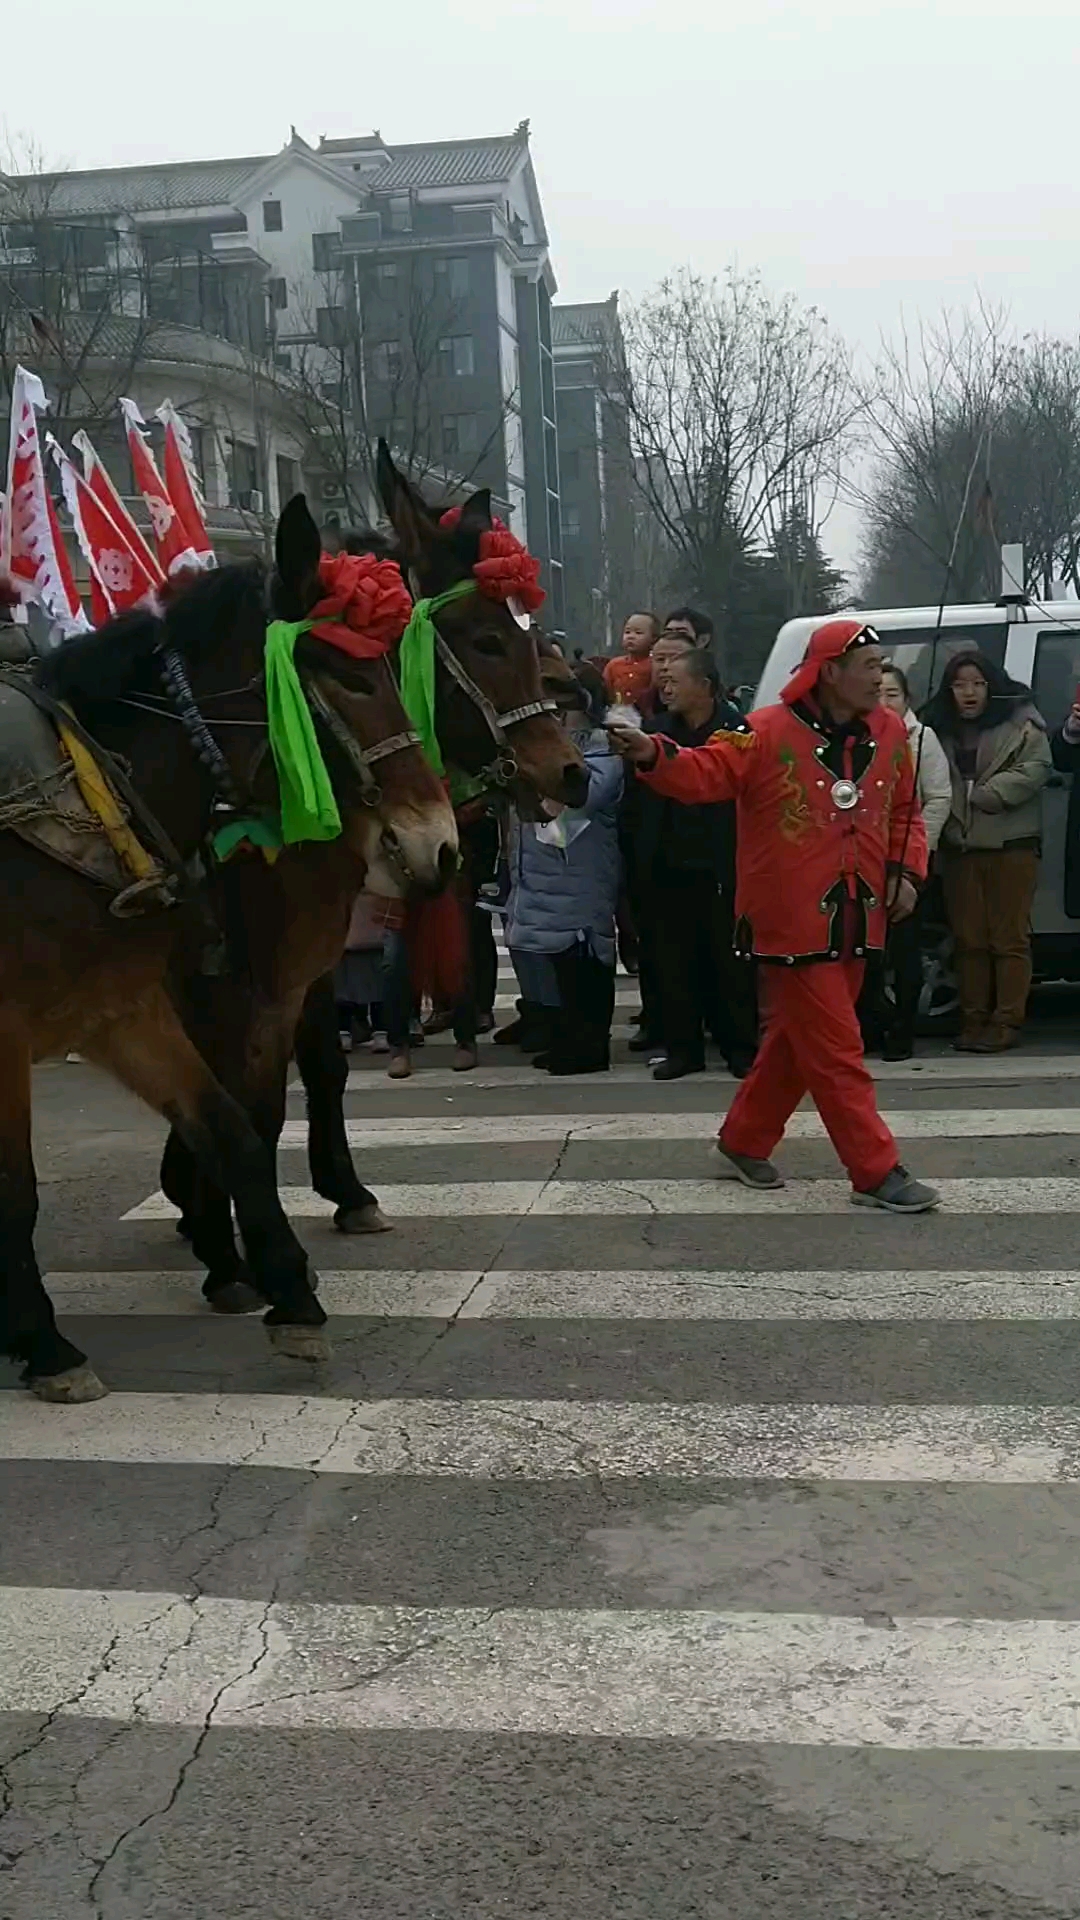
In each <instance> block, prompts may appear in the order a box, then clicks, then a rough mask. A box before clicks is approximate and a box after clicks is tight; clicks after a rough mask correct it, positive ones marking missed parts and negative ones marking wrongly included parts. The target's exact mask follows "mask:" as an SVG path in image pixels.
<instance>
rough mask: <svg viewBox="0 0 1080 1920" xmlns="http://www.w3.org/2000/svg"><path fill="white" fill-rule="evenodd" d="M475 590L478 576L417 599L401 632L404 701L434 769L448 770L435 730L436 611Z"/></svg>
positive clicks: (429, 762) (401, 684)
mask: <svg viewBox="0 0 1080 1920" xmlns="http://www.w3.org/2000/svg"><path fill="white" fill-rule="evenodd" d="M475 592H476V581H475V580H459V581H458V582H457V584H456V585H455V586H452V587H447V589H446V592H445V593H436V594H435V595H433V596H432V598H431V599H428V600H418V601H417V602H416V604H415V606H414V607H413V610H412V619H411V620H410V621H409V624H408V626H407V627H406V629H405V631H404V633H403V634H402V636H401V647H400V650H399V653H398V663H399V665H398V671H399V675H400V687H401V704H402V706H403V707H404V709H405V711H406V713H407V714H408V716H409V723H410V725H411V726H412V727H413V729H414V731H415V732H417V733H418V734H419V735H420V744H421V746H422V747H423V750H424V758H425V760H426V761H427V763H428V766H429V767H430V768H431V770H432V772H433V773H437V774H440V775H441V774H442V773H444V772H445V768H444V765H443V757H442V752H441V750H440V747H439V741H438V736H437V735H436V732H435V622H434V620H433V618H432V615H433V614H436V613H438V611H439V609H440V608H441V607H448V606H449V605H450V604H451V602H452V601H454V600H464V598H465V596H466V594H469V593H475Z"/></svg>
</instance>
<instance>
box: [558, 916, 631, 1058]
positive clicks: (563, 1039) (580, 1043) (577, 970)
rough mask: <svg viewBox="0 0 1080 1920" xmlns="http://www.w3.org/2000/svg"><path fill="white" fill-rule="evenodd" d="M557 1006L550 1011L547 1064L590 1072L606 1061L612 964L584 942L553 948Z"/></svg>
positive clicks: (612, 1002) (612, 999)
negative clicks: (610, 965) (592, 950)
mask: <svg viewBox="0 0 1080 1920" xmlns="http://www.w3.org/2000/svg"><path fill="white" fill-rule="evenodd" d="M551 958H552V962H553V965H554V967H555V978H556V980H557V981H558V985H559V1000H560V1005H559V1007H558V1009H557V1010H555V1011H554V1012H553V1014H552V1016H551V1045H550V1047H549V1049H548V1054H549V1060H550V1065H551V1068H552V1071H553V1072H555V1073H595V1072H597V1071H598V1070H601V1069H603V1068H604V1067H607V1066H610V1064H611V1018H612V1014H613V1013H614V1011H615V969H614V967H613V966H612V967H605V965H604V963H603V961H602V960H598V959H597V958H596V955H595V954H594V953H592V952H591V951H590V949H589V948H588V947H587V946H586V945H585V943H584V941H580V940H579V941H577V942H576V943H575V944H574V946H572V947H567V948H566V949H565V950H564V951H563V952H562V953H553V954H552V956H551Z"/></svg>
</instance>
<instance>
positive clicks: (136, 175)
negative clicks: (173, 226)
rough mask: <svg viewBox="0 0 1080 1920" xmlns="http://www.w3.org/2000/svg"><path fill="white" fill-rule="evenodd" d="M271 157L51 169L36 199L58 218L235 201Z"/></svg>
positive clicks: (161, 210)
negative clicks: (77, 170)
mask: <svg viewBox="0 0 1080 1920" xmlns="http://www.w3.org/2000/svg"><path fill="white" fill-rule="evenodd" d="M266 159H267V156H265V155H263V156H262V157H255V158H253V159H248V160H194V161H190V160H185V161H180V162H178V163H177V164H176V165H173V166H162V167H107V168H102V169H101V170H100V171H99V172H96V173H57V174H45V175H41V176H40V177H39V180H38V181H37V182H35V187H36V198H37V199H38V201H39V203H40V204H41V205H42V206H43V208H45V209H46V210H47V211H48V212H49V213H50V214H55V215H57V216H58V217H63V215H64V214H69V215H72V216H75V215H85V214H93V213H167V212H173V211H176V210H182V209H184V208H186V207H190V208H192V209H194V208H196V207H223V206H234V205H235V204H236V200H237V198H238V196H239V195H240V194H242V192H243V189H244V186H245V184H246V182H247V181H248V180H250V179H251V177H252V175H253V174H255V173H257V172H258V170H259V168H260V167H264V166H265V165H266Z"/></svg>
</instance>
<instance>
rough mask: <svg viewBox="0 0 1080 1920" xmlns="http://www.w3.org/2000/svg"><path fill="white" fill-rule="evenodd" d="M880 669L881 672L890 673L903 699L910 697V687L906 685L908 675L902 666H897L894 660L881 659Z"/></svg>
mask: <svg viewBox="0 0 1080 1920" xmlns="http://www.w3.org/2000/svg"><path fill="white" fill-rule="evenodd" d="M881 671H882V673H891V674H892V677H893V679H894V680H895V681H896V683H897V685H898V686H899V688H900V691H901V693H902V694H903V696H904V699H905V700H910V699H911V688H910V687H909V686H908V677H907V674H906V673H905V672H904V669H903V667H898V666H897V664H896V661H895V660H883V661H882V663H881Z"/></svg>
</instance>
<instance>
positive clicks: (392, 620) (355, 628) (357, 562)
mask: <svg viewBox="0 0 1080 1920" xmlns="http://www.w3.org/2000/svg"><path fill="white" fill-rule="evenodd" d="M319 579H320V581H321V582H322V585H323V587H324V589H325V592H324V595H323V598H322V599H321V600H320V601H319V602H318V603H317V605H316V606H314V607H313V608H312V610H311V615H310V618H311V622H312V627H311V631H312V633H314V635H315V637H316V639H317V640H325V641H327V642H328V643H329V644H330V646H332V647H340V649H341V651H342V653H348V654H351V655H352V658H353V659H354V660H377V659H379V658H380V656H381V655H382V654H384V653H388V652H389V651H390V648H391V647H392V646H394V644H395V643H396V642H397V641H398V640H400V639H401V636H402V634H403V633H404V631H405V629H406V627H407V626H408V624H409V619H410V616H411V614H412V596H411V595H410V593H409V589H408V587H407V586H406V585H405V582H404V580H403V579H402V575H401V568H400V567H399V566H398V565H397V563H396V562H395V561H393V560H380V559H378V558H377V557H376V555H375V554H373V553H324V554H323V555H322V557H321V559H320V561H319ZM323 621H327V622H330V621H332V622H333V624H332V625H325V626H324V625H321V624H320V623H321V622H323Z"/></svg>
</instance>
